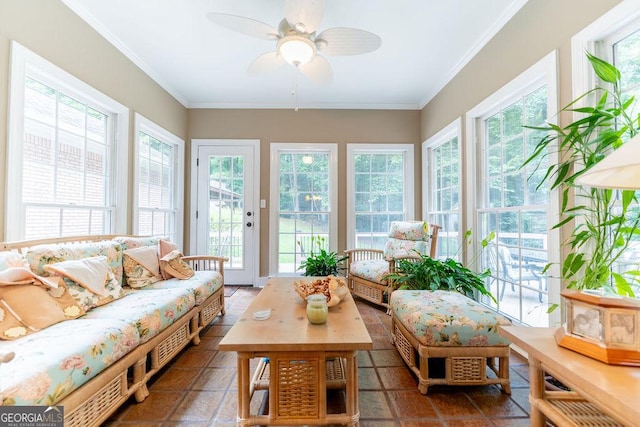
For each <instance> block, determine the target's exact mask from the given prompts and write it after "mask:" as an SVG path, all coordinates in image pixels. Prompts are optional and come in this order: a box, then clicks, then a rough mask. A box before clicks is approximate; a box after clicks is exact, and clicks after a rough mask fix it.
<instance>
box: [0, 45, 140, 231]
mask: <svg viewBox="0 0 640 427" xmlns="http://www.w3.org/2000/svg"><path fill="white" fill-rule="evenodd" d="M9 90H10V95H11V96H10V97H9V111H10V114H9V121H8V139H7V181H8V182H9V183H10V184H11V185H9V186H8V187H7V191H6V201H7V203H6V222H5V236H6V238H7V239H8V240H21V239H36V238H45V237H58V236H67V235H86V234H115V233H125V232H126V217H127V214H126V212H127V191H126V190H127V155H128V153H127V149H126V147H127V141H128V123H129V110H128V109H127V108H126V107H124V106H122V105H121V104H119V103H117V102H116V101H114V100H112V99H110V98H109V97H107V96H105V95H104V94H102V93H101V92H99V91H97V90H95V89H93V88H92V87H90V86H88V85H87V84H85V83H84V82H82V81H80V80H78V79H77V78H75V77H73V76H72V75H70V74H68V73H66V72H65V71H64V70H62V69H60V68H58V67H57V66H55V65H53V64H52V63H50V62H48V61H46V60H44V59H43V58H41V57H40V56H38V55H36V54H35V53H33V52H31V51H30V50H28V49H26V48H25V47H23V46H21V45H20V44H19V43H16V42H15V41H12V42H11V79H10V82H9Z"/></svg>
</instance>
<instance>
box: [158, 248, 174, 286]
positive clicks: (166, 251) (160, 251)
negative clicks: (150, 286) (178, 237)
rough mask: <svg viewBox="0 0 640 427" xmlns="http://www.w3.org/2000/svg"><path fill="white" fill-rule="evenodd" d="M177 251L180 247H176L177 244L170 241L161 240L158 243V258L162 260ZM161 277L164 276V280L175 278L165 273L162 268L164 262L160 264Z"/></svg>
mask: <svg viewBox="0 0 640 427" xmlns="http://www.w3.org/2000/svg"><path fill="white" fill-rule="evenodd" d="M177 249H178V245H176V244H175V243H173V242H170V241H169V240H160V241H159V242H158V258H159V259H160V260H162V258H163V257H165V256H166V255H167V254H169V253H170V252H171V251H175V250H177ZM160 275H162V278H163V279H171V277H173V276H170V275H169V274H167V273H165V271H164V269H163V268H162V261H161V262H160Z"/></svg>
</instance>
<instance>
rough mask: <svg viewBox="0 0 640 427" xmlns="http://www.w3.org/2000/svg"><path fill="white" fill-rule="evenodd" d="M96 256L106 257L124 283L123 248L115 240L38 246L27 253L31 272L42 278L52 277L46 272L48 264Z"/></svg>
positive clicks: (119, 279) (117, 278)
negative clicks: (45, 268)
mask: <svg viewBox="0 0 640 427" xmlns="http://www.w3.org/2000/svg"><path fill="white" fill-rule="evenodd" d="M96 256H106V257H107V264H108V265H109V268H110V269H111V271H112V272H113V274H114V276H115V277H116V280H118V282H119V283H122V246H121V245H120V244H119V243H118V242H115V241H113V240H104V241H101V242H87V243H55V244H49V245H38V246H33V247H31V248H29V249H28V250H27V251H26V253H25V258H26V259H27V261H28V263H29V266H30V267H31V270H32V271H33V272H34V273H36V274H39V275H42V276H50V275H51V273H49V272H45V270H44V266H45V265H46V264H54V263H57V262H62V261H67V260H72V259H83V258H89V257H96Z"/></svg>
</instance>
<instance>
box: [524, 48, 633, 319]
mask: <svg viewBox="0 0 640 427" xmlns="http://www.w3.org/2000/svg"><path fill="white" fill-rule="evenodd" d="M587 57H588V59H589V62H590V64H591V66H592V68H593V70H594V71H595V73H596V75H597V76H598V77H599V79H600V80H601V81H602V82H603V83H602V85H599V86H597V87H596V88H594V89H592V90H590V91H588V92H587V93H585V94H583V95H581V96H580V97H578V98H577V99H576V100H574V101H573V102H571V103H570V104H569V105H568V106H566V107H564V108H563V109H562V110H561V112H560V113H567V112H568V113H572V114H575V113H577V114H578V115H579V118H578V119H577V120H575V121H573V122H572V123H570V124H568V125H566V126H564V127H560V126H558V125H555V124H548V125H546V126H543V127H529V128H530V129H537V130H540V131H543V132H545V133H546V136H545V137H544V138H543V139H541V140H540V141H539V142H538V143H537V145H536V147H535V149H534V151H533V153H532V154H531V156H530V157H529V158H528V159H527V160H526V161H525V163H524V165H527V164H530V163H531V164H533V165H535V166H536V167H535V168H534V169H535V170H539V169H540V170H546V173H545V175H544V179H543V180H541V183H540V184H539V186H541V185H543V184H544V183H545V182H548V184H549V188H550V189H551V190H553V189H558V190H559V191H561V194H562V203H561V208H560V214H561V220H560V222H558V224H556V225H555V226H554V227H553V228H560V227H562V226H564V225H565V224H567V223H570V222H572V221H573V222H574V224H573V225H574V228H573V230H572V232H571V235H570V236H569V238H568V239H566V241H565V243H564V245H565V247H566V250H565V255H564V259H563V260H562V261H561V265H560V267H561V268H560V272H561V278H562V279H563V282H564V283H565V284H566V287H567V288H573V289H600V288H606V289H608V290H610V291H613V292H615V293H618V294H620V295H624V296H631V297H633V296H634V295H635V292H634V287H636V289H637V284H638V277H639V276H640V272H639V271H637V268H633V269H628V270H626V271H621V272H620V271H618V272H616V269H615V268H614V267H616V265H618V268H620V267H621V266H620V265H619V264H618V261H619V260H620V257H621V256H622V254H623V253H624V252H625V250H627V248H628V247H629V245H630V244H631V242H632V240H633V238H634V237H636V238H637V236H639V235H640V230H639V228H638V225H639V224H640V211H639V210H638V208H637V198H636V192H635V191H633V190H621V191H620V193H619V195H618V196H617V193H616V190H612V189H600V188H591V187H585V186H581V185H579V184H578V183H577V182H576V180H577V179H578V178H579V177H580V176H581V175H582V174H584V173H585V172H587V171H588V170H589V169H591V168H592V167H593V166H595V165H596V164H597V163H598V162H599V161H600V160H602V159H603V158H604V157H605V155H606V154H608V153H609V152H611V151H612V150H615V149H617V148H618V147H620V146H621V145H622V144H623V143H624V140H626V139H627V138H630V137H632V136H634V135H635V134H636V133H637V131H638V129H637V126H638V124H639V123H640V115H638V114H637V113H634V112H633V111H632V110H633V107H634V105H635V102H634V99H633V97H625V96H624V94H623V92H622V89H621V84H620V78H621V75H620V71H619V70H618V69H617V68H616V67H614V66H613V65H611V64H609V63H607V62H606V61H603V60H601V59H599V58H597V57H595V56H593V55H591V54H589V53H587ZM585 99H595V100H596V102H595V103H594V105H592V106H580V105H579V104H580V103H581V102H583V100H585ZM556 152H557V153H559V155H558V157H559V159H560V160H559V161H558V163H553V162H551V161H548V158H549V156H550V155H551V154H552V153H556ZM524 165H523V166H524ZM534 174H535V171H534ZM532 176H533V175H532ZM574 196H575V197H574ZM570 200H575V201H576V202H575V204H571V203H570ZM549 267H550V265H547V266H546V267H545V271H546V270H547V269H548V268H549ZM623 268H624V267H623ZM554 308H555V306H552V307H551V309H554Z"/></svg>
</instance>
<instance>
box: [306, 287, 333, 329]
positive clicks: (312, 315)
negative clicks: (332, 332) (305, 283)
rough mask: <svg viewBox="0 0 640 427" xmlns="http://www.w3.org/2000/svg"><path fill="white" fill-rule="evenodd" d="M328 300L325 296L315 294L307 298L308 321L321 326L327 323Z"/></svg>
mask: <svg viewBox="0 0 640 427" xmlns="http://www.w3.org/2000/svg"><path fill="white" fill-rule="evenodd" d="M328 313H329V309H328V308H327V298H326V297H325V296H324V295H323V294H313V295H309V296H308V297H307V319H309V322H311V323H313V324H314V325H321V324H323V323H325V322H326V321H327V314H328Z"/></svg>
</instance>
